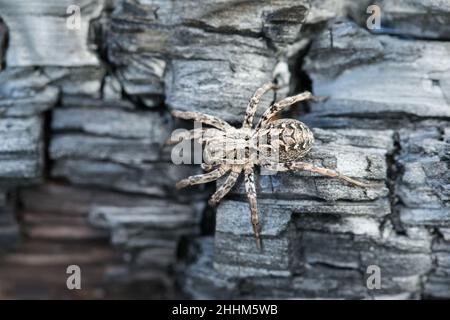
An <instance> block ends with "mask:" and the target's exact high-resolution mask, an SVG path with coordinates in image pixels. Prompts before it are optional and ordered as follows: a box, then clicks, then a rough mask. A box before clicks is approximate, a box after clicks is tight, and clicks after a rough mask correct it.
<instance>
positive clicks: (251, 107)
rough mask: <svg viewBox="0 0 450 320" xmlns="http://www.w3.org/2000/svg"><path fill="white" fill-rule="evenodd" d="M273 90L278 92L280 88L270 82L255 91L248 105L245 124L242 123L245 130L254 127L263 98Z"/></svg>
mask: <svg viewBox="0 0 450 320" xmlns="http://www.w3.org/2000/svg"><path fill="white" fill-rule="evenodd" d="M271 89H273V90H276V89H278V86H277V85H276V84H274V83H272V82H268V83H266V84H264V85H263V86H262V87H261V88H259V89H257V90H256V91H255V93H254V94H253V96H252V97H251V99H250V101H249V102H248V105H247V110H246V112H245V118H244V122H243V123H242V127H243V128H251V127H252V126H253V118H254V116H255V113H256V109H257V108H258V104H259V102H260V100H261V97H262V96H263V95H264V94H265V93H266V92H268V91H269V90H271Z"/></svg>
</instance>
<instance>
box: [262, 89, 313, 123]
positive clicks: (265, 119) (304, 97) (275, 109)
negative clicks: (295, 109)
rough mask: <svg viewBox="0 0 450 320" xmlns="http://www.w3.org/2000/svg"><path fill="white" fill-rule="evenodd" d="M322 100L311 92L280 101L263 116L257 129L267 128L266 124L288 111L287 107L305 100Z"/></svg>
mask: <svg viewBox="0 0 450 320" xmlns="http://www.w3.org/2000/svg"><path fill="white" fill-rule="evenodd" d="M310 99H311V100H316V101H319V100H322V98H319V97H314V96H313V95H312V94H311V92H309V91H305V92H303V93H300V94H298V95H296V96H292V97H287V98H285V99H283V100H280V101H278V102H276V103H274V104H273V105H271V106H270V107H269V108H268V109H267V110H266V111H265V112H264V114H263V115H262V116H261V119H260V120H259V122H258V124H257V126H256V128H257V129H258V128H262V127H264V126H266V124H267V123H268V122H269V121H270V119H271V118H272V117H273V116H275V115H276V114H277V113H279V112H281V111H282V110H284V109H286V108H287V107H289V106H291V105H293V104H294V103H297V102H300V101H304V100H310Z"/></svg>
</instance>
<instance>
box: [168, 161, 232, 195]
mask: <svg viewBox="0 0 450 320" xmlns="http://www.w3.org/2000/svg"><path fill="white" fill-rule="evenodd" d="M228 171H230V167H228V166H220V167H219V168H217V169H215V170H213V171H211V172H208V173H205V174H199V175H196V176H190V177H188V178H186V179H183V180H181V181H178V182H177V184H176V185H175V187H176V188H177V189H181V188H185V187H187V186H192V185H195V184H201V183H208V182H211V181H214V180H217V179H219V178H220V177H221V176H223V175H224V174H225V173H227V172H228Z"/></svg>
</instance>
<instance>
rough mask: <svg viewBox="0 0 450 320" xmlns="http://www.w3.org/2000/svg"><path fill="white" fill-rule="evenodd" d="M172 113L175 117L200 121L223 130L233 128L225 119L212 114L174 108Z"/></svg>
mask: <svg viewBox="0 0 450 320" xmlns="http://www.w3.org/2000/svg"><path fill="white" fill-rule="evenodd" d="M172 115H173V116H174V117H177V118H181V119H185V120H194V121H199V122H201V123H205V124H207V125H210V126H213V127H215V128H217V129H221V130H223V131H225V130H228V129H233V127H232V126H231V125H230V124H229V123H227V122H226V121H223V120H222V119H219V118H217V117H214V116H210V115H208V114H203V113H199V112H192V111H179V110H174V111H172Z"/></svg>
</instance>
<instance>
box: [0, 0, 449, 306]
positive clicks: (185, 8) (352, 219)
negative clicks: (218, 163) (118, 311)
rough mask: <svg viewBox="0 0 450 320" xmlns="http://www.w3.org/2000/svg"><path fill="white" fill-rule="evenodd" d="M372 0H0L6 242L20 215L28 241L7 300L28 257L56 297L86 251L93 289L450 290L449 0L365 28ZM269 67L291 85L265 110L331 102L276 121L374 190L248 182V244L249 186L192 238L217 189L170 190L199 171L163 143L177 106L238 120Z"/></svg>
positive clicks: (394, 5) (308, 181) (1, 219)
mask: <svg viewBox="0 0 450 320" xmlns="http://www.w3.org/2000/svg"><path fill="white" fill-rule="evenodd" d="M71 4H75V5H79V6H80V7H81V15H82V16H81V17H82V19H81V21H82V23H81V28H80V30H70V29H68V28H67V27H66V22H67V20H66V19H67V16H68V14H67V13H66V10H67V7H68V5H71ZM370 4H371V3H370V1H358V2H354V1H346V0H311V1H306V0H305V1H303V0H301V1H294V0H274V1H268V0H267V1H241V2H233V3H230V2H229V1H224V0H214V1H208V3H207V4H206V2H205V3H204V4H200V5H199V4H198V1H165V0H161V1H160V0H156V1H147V0H118V1H108V0H101V1H100V0H99V1H37V2H36V1H30V0H27V1H22V2H20V3H11V1H6V0H4V1H3V0H0V18H1V19H0V70H1V72H0V141H1V143H0V190H1V191H0V250H2V249H5V248H7V247H10V246H11V245H12V244H15V243H16V241H17V239H18V224H17V222H16V221H15V220H14V218H13V217H14V213H15V212H16V213H18V214H20V216H21V228H22V230H23V233H24V234H25V235H26V238H25V239H26V240H24V241H23V243H22V244H21V245H19V246H18V247H17V248H16V249H15V250H13V251H10V252H9V253H6V254H3V255H2V257H1V259H0V282H2V284H4V285H3V286H2V288H0V297H14V292H17V289H18V288H19V289H20V288H27V284H29V283H34V282H33V281H36V280H35V279H30V278H29V277H27V276H26V275H27V274H28V273H30V270H36V269H39V270H40V271H41V273H42V274H46V276H43V277H42V279H39V280H40V281H41V282H39V283H37V284H36V285H37V287H39V288H41V289H40V291H39V290H37V291H35V292H34V293H30V295H31V297H41V298H42V297H49V295H50V294H49V293H48V290H49V288H51V287H52V285H54V283H56V281H58V280H57V278H55V276H54V275H55V274H58V272H60V268H62V267H64V266H67V265H69V264H77V263H79V264H82V265H83V268H85V270H87V271H86V277H87V280H86V281H87V282H86V285H87V287H86V288H87V289H86V291H85V292H86V295H87V296H89V297H94V298H101V297H104V296H109V297H121V296H122V297H123V296H125V297H130V295H131V297H146V298H161V297H163V298H167V297H176V296H179V294H180V292H177V290H176V287H175V280H177V281H178V282H179V284H180V286H179V287H181V289H182V291H183V292H182V293H183V294H184V295H186V296H187V297H190V298H240V297H244V298H274V297H280V298H402V299H410V298H450V263H449V257H450V206H449V190H450V185H449V183H450V173H449V172H450V171H449V162H450V156H449V155H450V122H449V120H450V98H449V92H450V90H449V89H450V78H449V73H448V70H449V69H450V59H449V53H450V52H449V43H448V41H449V38H450V33H449V32H450V30H449V27H448V26H449V23H448V22H449V21H450V8H449V6H448V5H447V4H446V3H445V2H442V1H441V2H436V1H415V0H414V1H406V0H405V1H388V0H385V1H380V2H379V5H380V8H381V10H382V12H381V13H382V21H381V23H382V29H381V30H378V31H376V32H370V31H369V30H368V29H367V28H366V19H367V17H368V16H369V14H367V12H366V9H367V6H368V5H370ZM4 39H8V41H5V40H4ZM271 80H276V81H278V83H279V84H280V85H282V86H283V89H281V90H279V91H278V92H277V94H276V95H274V94H267V97H265V98H264V99H263V101H262V102H261V107H260V110H258V113H259V114H261V112H263V111H264V109H265V108H266V107H268V106H269V104H270V103H271V102H272V101H273V100H274V99H275V98H276V99H281V98H283V97H285V96H287V95H290V94H295V93H298V92H299V91H302V90H307V89H308V90H312V91H313V92H314V94H316V95H321V96H327V97H328V99H327V100H326V101H324V102H321V103H311V104H308V105H303V106H300V107H294V108H293V109H292V111H291V112H288V113H287V114H285V116H290V117H298V118H299V119H301V120H302V121H304V122H305V123H306V124H307V125H308V126H310V127H311V128H312V129H313V131H314V135H315V137H316V144H315V145H314V148H313V150H312V152H311V153H310V154H309V155H308V156H307V157H306V158H305V161H307V162H310V163H314V164H316V165H319V166H324V167H327V168H332V169H336V170H338V171H341V172H342V173H344V174H346V175H349V176H351V177H354V178H357V179H360V180H364V181H368V182H376V183H383V184H385V187H384V188H381V189H367V190H366V189H362V188H358V187H353V186H350V185H348V184H346V183H342V182H340V181H337V180H334V179H330V178H325V177H320V176H317V175H313V174H308V173H305V172H289V173H279V174H276V175H260V176H259V177H258V206H259V212H260V219H261V227H262V239H263V246H264V251H263V252H262V253H260V252H258V251H257V249H256V246H255V240H254V237H253V232H252V228H251V223H250V212H249V208H248V204H247V202H246V196H245V193H244V191H243V186H242V184H241V183H239V184H238V185H237V186H236V187H235V188H234V189H233V191H232V192H231V193H230V195H229V196H228V197H227V198H226V199H225V200H223V201H222V203H221V205H220V206H219V207H218V208H217V215H216V217H215V221H216V224H215V225H216V227H215V228H216V229H215V234H214V236H213V235H211V234H209V235H208V236H204V233H205V232H202V231H201V230H202V228H204V226H205V224H206V225H208V223H209V224H210V223H211V221H209V222H208V220H211V219H213V218H214V217H213V218H211V217H210V215H209V214H208V212H210V211H211V210H210V209H207V210H205V207H206V197H207V195H208V193H210V191H212V190H210V189H208V188H206V189H205V188H204V187H203V186H200V187H197V188H193V189H190V190H189V191H184V192H177V191H175V190H174V184H175V182H176V181H178V180H180V179H181V178H184V177H186V176H188V175H191V174H193V173H195V172H199V168H198V166H176V165H174V164H173V163H171V162H170V149H169V148H167V147H164V146H163V143H164V141H165V140H166V138H167V137H168V136H169V135H170V133H171V131H172V130H173V129H174V128H176V127H178V126H180V125H181V126H183V125H184V123H181V122H175V121H173V119H172V118H171V117H170V114H169V111H170V110H172V109H181V110H190V111H198V112H204V113H208V114H212V115H215V116H218V117H220V118H222V119H224V120H227V121H230V122H231V123H232V124H239V123H240V122H241V121H242V120H243V116H244V113H245V107H246V105H247V103H248V99H249V98H250V97H251V95H252V93H253V92H254V90H255V89H257V88H258V87H259V86H261V85H262V84H263V83H265V82H268V81H271ZM221 182H223V180H220V181H219V182H218V183H219V184H220V183H221ZM30 184H34V186H30ZM16 193H18V195H19V196H18V199H16V198H15V197H13V195H15V194H16ZM16 204H20V206H19V208H18V209H16V208H15V207H16ZM206 233H208V232H206ZM202 235H203V236H202ZM110 243H111V244H112V245H113V246H111V245H110ZM83 253H84V254H83ZM180 253H182V255H181V256H182V258H183V259H180V257H179V256H180V255H179V254H180ZM371 265H376V266H378V267H379V268H380V270H381V285H382V288H381V289H379V290H377V289H375V290H371V289H369V288H368V287H367V284H366V280H367V278H368V276H369V274H368V273H367V267H368V266H371ZM55 270H59V271H55ZM172 271H176V272H175V276H174V272H172ZM175 278H176V279H175ZM99 279H107V281H103V280H99ZM98 288H102V290H103V291H101V292H102V293H101V294H99V290H98ZM145 288H147V290H148V291H147V290H145ZM19 291H20V290H19ZM21 292H26V289H23V290H21ZM33 294H34V295H35V296H33ZM54 295H55V296H56V297H70V296H67V295H69V293H68V292H67V290H65V291H55V293H54ZM27 297H29V296H27Z"/></svg>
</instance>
